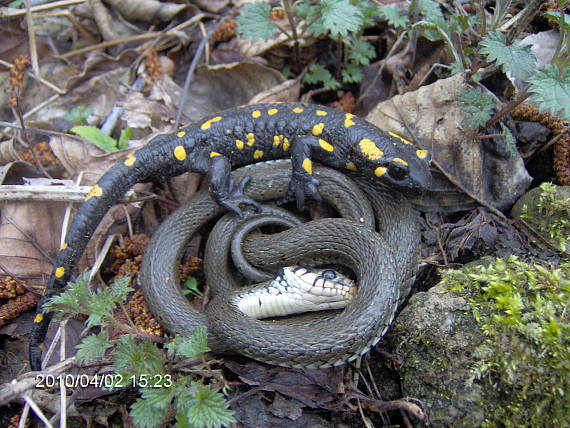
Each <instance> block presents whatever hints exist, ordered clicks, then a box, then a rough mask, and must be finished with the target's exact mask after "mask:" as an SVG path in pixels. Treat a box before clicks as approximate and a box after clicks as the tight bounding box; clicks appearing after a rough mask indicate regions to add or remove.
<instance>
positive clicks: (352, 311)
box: [141, 161, 420, 368]
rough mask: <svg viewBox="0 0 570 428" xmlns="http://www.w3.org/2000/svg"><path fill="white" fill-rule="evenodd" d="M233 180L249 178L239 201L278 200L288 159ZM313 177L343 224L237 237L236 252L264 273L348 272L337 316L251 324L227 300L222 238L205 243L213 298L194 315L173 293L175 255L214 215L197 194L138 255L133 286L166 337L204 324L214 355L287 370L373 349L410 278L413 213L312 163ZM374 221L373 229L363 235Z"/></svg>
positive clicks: (387, 195) (381, 192) (214, 207)
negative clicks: (349, 292)
mask: <svg viewBox="0 0 570 428" xmlns="http://www.w3.org/2000/svg"><path fill="white" fill-rule="evenodd" d="M234 175H235V177H236V179H240V178H241V177H244V176H246V175H250V176H252V180H251V182H250V183H249V184H248V186H247V188H246V193H247V195H248V196H249V197H251V198H253V199H255V200H258V201H267V200H272V199H280V198H283V197H284V196H285V194H286V192H287V186H288V183H289V180H290V176H291V167H290V162H288V161H276V162H271V163H266V164H255V165H252V166H248V167H244V168H241V169H239V170H236V171H234ZM315 176H316V177H317V178H318V179H319V182H320V184H319V192H320V194H321V195H322V196H323V198H324V199H325V200H326V201H327V202H328V203H329V204H331V205H332V206H333V207H335V209H336V210H337V211H338V212H339V213H340V215H341V216H342V217H344V218H325V219H319V220H313V221H310V222H308V223H303V224H300V225H297V226H295V227H293V228H291V229H288V230H285V231H283V232H280V233H277V234H271V235H267V236H261V237H258V238H254V239H249V240H246V241H245V242H244V245H243V253H244V256H245V257H246V258H247V259H248V261H249V262H250V263H252V264H253V265H255V266H260V267H264V268H266V269H269V270H275V269H277V268H279V267H283V266H289V265H293V264H298V263H303V261H305V262H306V261H310V262H312V263H318V262H324V261H328V262H329V263H330V262H331V261H332V262H334V263H339V264H343V265H345V266H347V267H349V268H350V269H351V270H352V271H353V272H354V274H355V275H356V278H357V283H358V291H357V293H356V296H355V298H354V299H353V301H352V302H351V303H350V304H349V305H348V307H347V308H346V309H344V310H343V311H342V312H340V313H338V314H335V315H326V314H325V315H324V316H323V317H322V318H320V319H319V320H310V321H308V322H307V321H306V320H303V319H301V320H296V319H292V320H289V321H286V322H274V321H260V320H255V319H252V318H249V317H247V316H245V315H244V314H243V313H241V312H240V311H239V310H237V309H236V308H235V306H234V305H232V304H231V303H230V299H229V297H228V296H229V295H231V294H232V293H235V292H236V287H237V286H238V284H237V282H236V280H235V279H233V278H232V277H231V276H230V275H229V273H228V264H229V259H228V256H227V252H228V249H229V245H230V244H229V243H228V242H229V240H225V241H224V242H225V243H224V244H220V243H219V241H217V240H214V242H213V243H211V242H208V245H207V250H206V255H205V259H206V260H205V263H206V265H205V274H206V279H207V282H208V284H209V285H210V287H211V288H212V292H213V294H214V298H213V299H212V301H210V303H209V304H208V306H207V308H206V310H205V312H201V311H198V310H197V309H195V308H194V307H193V306H192V305H191V304H190V302H189V301H188V300H187V298H186V297H185V296H184V295H183V293H182V291H181V289H180V284H179V282H178V265H179V262H180V258H181V256H182V253H183V251H184V248H185V244H186V243H187V242H188V241H189V239H190V238H191V236H192V235H193V234H194V233H195V232H197V231H198V230H199V229H200V228H201V227H202V226H203V225H204V224H205V223H207V222H208V221H209V220H211V219H213V218H215V217H218V216H219V215H220V214H221V213H222V212H223V209H221V208H220V207H219V205H218V204H217V203H216V201H215V200H214V199H213V198H212V196H211V195H210V193H209V192H205V191H204V192H199V193H198V194H196V195H195V197H194V198H193V199H191V200H190V201H189V202H187V203H186V204H184V205H182V206H181V207H180V208H178V209H177V210H176V211H175V212H174V213H173V214H172V215H171V216H170V217H169V218H168V219H167V220H166V221H165V222H163V223H162V224H161V226H160V227H159V229H158V230H157V232H156V233H155V234H154V236H153V237H152V239H151V241H150V243H149V247H148V249H147V251H146V253H145V256H144V259H143V265H142V268H141V283H142V287H143V291H144V294H145V299H146V301H147V304H148V305H149V307H150V309H151V311H152V313H153V314H154V315H155V316H156V317H157V318H158V320H159V322H160V323H161V324H162V325H163V326H164V327H165V328H166V329H167V330H168V331H169V332H171V333H178V334H182V335H189V334H191V333H192V331H193V330H194V328H195V327H196V326H198V325H204V326H206V327H207V329H208V340H209V342H208V343H209V346H210V348H211V349H212V350H213V351H214V352H216V353H222V354H225V353H232V354H241V355H245V356H248V357H250V358H253V359H256V360H259V361H263V362H267V363H271V364H276V365H281V366H289V367H309V368H317V367H328V366H334V365H340V364H343V363H345V362H347V361H352V360H354V359H355V358H357V357H358V356H359V355H362V354H363V353H365V352H367V351H368V350H369V349H370V348H371V347H372V346H373V345H375V344H376V343H377V342H378V340H379V339H380V338H381V337H382V336H383V335H384V333H385V332H386V330H387V328H388V326H389V325H390V323H391V322H392V319H393V317H394V314H395V311H396V309H397V306H398V301H401V300H402V299H403V298H404V297H405V296H406V295H407V294H408V292H409V290H410V287H411V285H412V282H413V279H414V277H415V271H416V267H417V262H418V258H419V236H420V235H419V226H418V223H417V218H416V216H417V214H416V213H415V211H414V210H413V208H412V206H411V204H410V203H409V201H408V200H407V199H406V198H405V197H403V196H402V195H401V194H400V193H398V192H395V191H393V190H390V189H387V188H382V187H379V186H377V185H374V184H372V183H369V182H368V181H366V180H365V179H359V178H357V177H354V179H355V180H356V183H357V184H355V183H354V182H352V181H351V180H348V179H347V178H346V176H345V175H343V174H341V173H338V172H336V171H334V170H331V169H328V168H324V167H320V166H317V165H315ZM240 221H241V220H240V219H238V218H236V217H235V216H229V217H227V218H226V220H225V225H224V226H222V227H218V226H217V227H218V228H219V229H220V231H219V233H218V235H220V236H224V235H227V233H229V230H230V229H232V228H234V227H236V224H237V225H239V223H240ZM375 222H376V223H377V230H378V232H374V229H373V227H374V223H375ZM212 234H214V232H212ZM210 239H212V237H210ZM216 239H217V238H216ZM210 259H211V260H212V262H208V260H210Z"/></svg>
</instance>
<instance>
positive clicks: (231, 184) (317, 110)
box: [29, 103, 431, 370]
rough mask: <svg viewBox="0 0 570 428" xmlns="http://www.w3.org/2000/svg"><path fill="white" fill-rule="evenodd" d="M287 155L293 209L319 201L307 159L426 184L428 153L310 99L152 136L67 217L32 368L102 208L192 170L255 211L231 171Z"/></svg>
mask: <svg viewBox="0 0 570 428" xmlns="http://www.w3.org/2000/svg"><path fill="white" fill-rule="evenodd" d="M289 157H290V158H291V164H292V178H291V182H290V183H289V193H290V195H291V196H294V197H295V198H296V200H297V205H298V206H299V208H301V209H302V208H303V206H304V201H305V199H306V198H314V199H317V200H319V199H320V196H319V193H318V190H317V185H318V180H317V179H316V178H315V177H313V161H317V162H320V163H322V164H324V165H327V166H330V167H333V168H336V169H339V170H344V171H354V172H355V173H357V174H359V175H362V176H365V177H369V178H370V179H372V180H375V181H377V182H378V183H379V184H382V185H388V186H392V187H395V188H398V189H403V190H406V189H407V190H423V189H427V188H429V186H430V182H431V174H430V171H429V163H430V155H429V153H428V151H426V150H422V149H418V148H417V147H415V146H414V145H412V144H411V143H410V142H409V141H407V140H405V139H404V138H402V137H400V136H398V135H396V134H393V133H386V132H384V131H381V130H380V129H378V128H377V127H376V126H374V125H372V124H370V123H369V122H366V121H365V120H363V119H361V118H359V117H356V116H354V115H352V114H350V113H344V112H341V111H337V110H333V109H330V108H326V107H322V106H318V105H304V104H297V103H272V104H258V105H250V106H244V107H238V108H234V109H231V110H227V111H223V112H220V113H217V114H214V115H211V116H208V117H206V118H204V119H202V120H200V121H198V122H196V123H193V124H191V125H190V126H188V127H186V128H184V129H182V130H180V131H179V132H177V133H174V134H170V135H166V136H159V137H156V138H154V139H153V140H151V141H150V142H149V143H148V144H147V145H146V146H145V147H143V148H141V149H139V150H136V151H133V152H131V153H129V154H128V155H126V157H125V158H124V159H123V160H121V161H120V162H118V163H117V164H116V165H114V166H113V167H112V168H111V169H109V170H108V171H107V172H106V173H105V174H104V175H103V176H102V177H101V179H100V180H99V181H98V182H97V184H95V185H94V186H93V187H92V188H91V191H90V192H89V194H88V195H87V196H86V197H85V202H83V204H82V205H81V207H80V209H79V211H78V212H77V214H76V215H75V217H74V219H73V222H72V224H71V227H70V229H69V232H68V233H67V238H66V240H65V243H64V244H63V245H62V247H61V251H60V253H59V255H58V256H57V259H56V261H55V265H54V268H53V271H52V274H51V276H50V278H49V280H48V283H47V286H46V290H45V293H44V296H43V298H42V299H41V301H40V304H39V306H38V310H37V314H36V317H35V319H34V326H33V329H32V334H31V339H30V349H29V354H30V355H29V356H30V364H31V367H32V369H33V370H40V369H41V353H42V351H41V349H42V348H43V347H44V346H43V341H44V340H45V336H46V333H47V328H48V326H49V323H50V320H51V315H50V314H49V313H44V311H43V306H44V303H45V301H46V300H47V299H49V298H51V297H53V296H54V295H56V294H57V293H59V292H60V291H61V290H62V289H63V288H64V287H65V285H66V283H67V282H68V281H69V279H70V278H71V275H72V271H73V268H74V266H75V265H76V263H77V262H78V260H79V258H80V257H81V255H82V253H83V251H84V249H85V246H86V245H87V242H88V239H89V237H90V236H91V235H92V233H93V231H94V230H95V228H96V227H97V225H98V224H99V222H100V221H101V219H102V218H103V216H104V215H105V213H106V212H107V211H108V210H109V208H110V207H111V206H112V205H113V204H115V203H116V201H117V199H118V198H120V197H121V196H123V195H124V194H125V193H126V191H127V190H129V189H130V188H131V187H132V186H133V185H134V184H136V183H139V182H142V181H145V180H148V179H149V178H151V177H157V176H165V177H172V176H176V175H179V174H182V173H184V172H188V171H193V172H198V173H201V174H204V175H206V176H207V177H208V178H209V179H210V182H211V187H210V189H211V193H212V195H213V197H214V198H215V199H216V201H217V202H218V203H219V204H220V205H221V206H223V207H224V208H226V209H228V210H230V211H232V212H234V213H235V214H236V215H239V216H241V215H242V210H241V208H240V205H246V206H252V207H254V208H255V209H259V205H258V203H257V202H255V201H254V200H252V199H250V198H248V197H247V196H246V195H245V194H244V188H245V186H246V185H247V182H248V181H249V180H248V178H247V177H246V178H245V179H243V180H241V182H239V183H237V182H236V181H235V180H234V179H233V178H232V174H231V169H232V168H234V167H239V166H244V165H247V164H252V163H256V162H262V161H267V160H272V159H280V158H289Z"/></svg>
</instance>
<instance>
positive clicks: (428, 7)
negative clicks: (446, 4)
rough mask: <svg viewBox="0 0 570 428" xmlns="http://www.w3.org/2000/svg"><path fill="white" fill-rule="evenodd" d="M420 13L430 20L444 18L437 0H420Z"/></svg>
mask: <svg viewBox="0 0 570 428" xmlns="http://www.w3.org/2000/svg"><path fill="white" fill-rule="evenodd" d="M418 6H419V9H420V13H421V14H422V15H423V16H425V17H426V19H427V20H429V21H435V20H443V12H442V11H441V6H440V5H439V3H438V2H436V1H435V0H419V4H418Z"/></svg>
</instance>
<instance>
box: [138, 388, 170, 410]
mask: <svg viewBox="0 0 570 428" xmlns="http://www.w3.org/2000/svg"><path fill="white" fill-rule="evenodd" d="M176 394H177V388H143V389H141V395H142V399H143V400H144V401H145V402H146V404H147V405H148V406H150V407H154V408H155V409H160V410H166V409H168V406H169V405H170V403H171V402H172V400H173V399H174V397H175V396H176Z"/></svg>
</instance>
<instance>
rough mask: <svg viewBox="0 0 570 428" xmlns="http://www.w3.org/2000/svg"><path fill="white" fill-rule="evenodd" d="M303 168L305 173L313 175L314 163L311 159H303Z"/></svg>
mask: <svg viewBox="0 0 570 428" xmlns="http://www.w3.org/2000/svg"><path fill="white" fill-rule="evenodd" d="M301 166H302V167H303V169H304V170H305V171H307V174H310V175H313V162H311V159H309V158H305V159H303V163H302V164H301Z"/></svg>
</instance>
